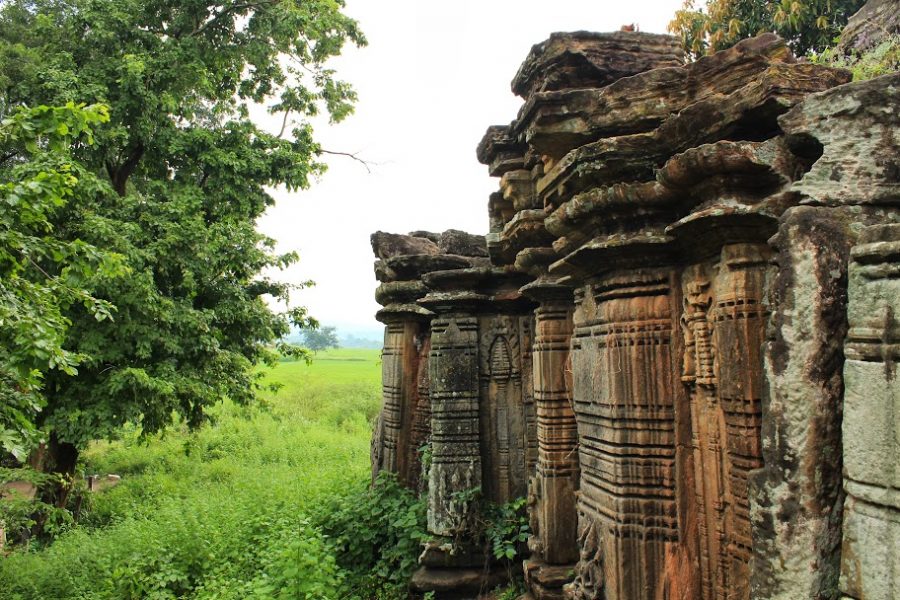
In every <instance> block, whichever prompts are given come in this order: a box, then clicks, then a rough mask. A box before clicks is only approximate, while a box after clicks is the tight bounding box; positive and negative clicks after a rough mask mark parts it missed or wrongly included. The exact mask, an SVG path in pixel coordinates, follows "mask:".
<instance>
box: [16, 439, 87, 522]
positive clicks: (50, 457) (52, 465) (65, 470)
mask: <svg viewBox="0 0 900 600" xmlns="http://www.w3.org/2000/svg"><path fill="white" fill-rule="evenodd" d="M28 462H29V463H30V464H31V466H32V467H33V468H34V469H36V470H38V471H41V472H43V473H49V474H53V475H58V477H57V478H55V480H54V481H53V483H51V484H49V485H47V486H46V487H44V488H43V489H42V490H41V491H40V500H41V502H44V503H46V504H49V505H50V506H54V507H56V508H65V507H66V505H67V504H68V502H69V495H70V493H71V492H72V489H73V488H74V477H75V466H76V465H77V464H78V447H77V446H75V445H74V444H71V443H69V442H65V441H62V440H60V439H59V436H57V435H56V433H55V432H53V433H51V434H50V440H49V441H48V442H47V443H46V444H41V445H40V447H38V449H37V450H35V451H34V453H32V455H31V457H29V460H28ZM46 521H47V516H46V513H44V512H41V513H39V514H38V515H37V516H36V518H35V525H34V528H33V533H34V535H35V536H36V537H40V536H42V535H43V533H44V527H45V525H46Z"/></svg>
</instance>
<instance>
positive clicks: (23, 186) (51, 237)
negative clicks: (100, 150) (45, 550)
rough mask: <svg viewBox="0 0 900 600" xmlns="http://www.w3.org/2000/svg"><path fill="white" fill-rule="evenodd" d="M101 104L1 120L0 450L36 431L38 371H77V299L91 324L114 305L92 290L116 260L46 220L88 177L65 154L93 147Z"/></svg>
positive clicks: (19, 451)
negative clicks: (72, 331) (73, 316)
mask: <svg viewBox="0 0 900 600" xmlns="http://www.w3.org/2000/svg"><path fill="white" fill-rule="evenodd" d="M108 120H109V113H108V111H107V109H106V107H105V106H103V105H94V106H84V105H83V104H79V105H76V104H74V103H72V102H68V103H66V104H65V105H64V106H56V107H49V106H38V107H36V108H24V107H20V108H17V109H15V110H13V111H12V113H11V114H10V115H9V116H8V117H6V118H4V119H3V120H2V121H0V450H5V451H6V452H11V453H13V454H15V455H16V456H18V457H19V458H22V457H24V455H25V453H26V451H27V449H28V447H29V446H30V442H33V440H34V438H35V437H36V433H37V432H36V430H35V426H34V420H35V417H36V415H37V413H38V411H39V410H40V408H41V406H42V404H43V402H42V397H41V396H40V394H39V392H40V389H41V385H42V379H43V377H44V375H45V374H46V373H47V372H48V371H51V370H54V369H55V370H57V371H59V372H61V373H62V374H64V375H67V376H71V375H75V374H76V373H77V371H76V366H77V365H78V364H79V362H80V361H81V360H82V359H83V358H84V357H83V355H81V354H79V353H77V352H73V351H70V350H67V349H66V348H64V342H65V335H66V332H67V329H68V327H69V325H70V324H71V321H70V320H69V318H68V317H67V316H66V313H67V311H68V309H70V308H71V307H72V306H78V307H79V308H80V309H81V310H83V311H84V313H85V315H86V316H87V317H89V318H93V319H94V320H96V321H103V320H105V319H108V318H110V317H111V314H112V311H113V306H112V305H111V304H110V303H109V302H107V301H104V300H99V299H97V298H95V297H94V296H93V295H92V291H93V288H94V287H95V285H96V283H97V282H98V281H101V280H103V279H113V278H115V277H116V276H118V275H122V274H124V272H125V269H124V267H123V266H122V263H121V257H120V256H118V255H116V254H114V253H111V252H105V251H102V250H100V249H98V248H97V247H96V246H94V245H91V244H88V243H85V242H84V241H83V240H81V239H78V238H74V239H72V238H68V236H66V234H65V232H64V230H62V229H61V228H60V227H58V226H55V225H54V220H55V218H56V217H57V216H58V215H59V214H60V213H61V212H62V211H63V209H64V208H65V207H67V205H69V207H71V205H72V203H73V202H77V198H76V197H75V190H76V188H77V186H78V185H80V184H83V183H84V181H86V180H87V181H89V180H91V179H92V178H93V175H92V174H91V173H89V172H87V171H86V170H85V169H84V168H83V166H82V165H80V164H78V163H77V162H75V160H74V159H73V156H72V154H73V151H74V149H75V148H77V147H88V146H90V145H91V144H93V141H94V136H93V128H94V127H95V126H97V125H98V124H101V123H104V122H106V121H108Z"/></svg>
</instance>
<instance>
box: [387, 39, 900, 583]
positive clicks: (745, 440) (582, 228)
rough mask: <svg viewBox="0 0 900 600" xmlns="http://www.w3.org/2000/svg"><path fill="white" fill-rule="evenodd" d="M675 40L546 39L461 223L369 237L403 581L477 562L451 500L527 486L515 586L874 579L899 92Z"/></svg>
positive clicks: (884, 440)
mask: <svg viewBox="0 0 900 600" xmlns="http://www.w3.org/2000/svg"><path fill="white" fill-rule="evenodd" d="M675 47H676V42H675V40H674V39H673V38H670V37H667V36H655V35H647V34H640V33H634V32H627V31H622V32H617V33H614V34H588V33H584V32H577V33H573V34H553V35H552V36H551V37H550V39H548V40H547V41H545V42H543V43H542V44H538V45H536V46H535V47H534V48H533V49H532V51H531V53H530V54H529V56H528V57H527V58H526V60H525V62H524V63H523V65H522V67H521V69H520V70H519V73H518V74H517V75H516V78H515V80H514V81H513V90H514V91H515V93H517V94H519V95H520V96H522V97H523V99H524V105H523V107H522V109H521V110H520V111H519V114H518V117H517V119H516V120H515V121H513V122H512V123H510V124H509V125H505V126H494V127H491V128H489V129H488V131H487V133H486V134H485V136H484V138H483V139H482V141H481V143H480V144H479V146H478V149H477V157H478V159H479V161H481V162H482V163H484V164H485V165H487V166H488V170H489V172H490V173H491V175H493V176H495V177H498V178H499V190H498V191H497V192H495V193H494V194H492V195H491V196H490V198H489V200H488V214H489V226H490V231H489V233H488V234H487V235H486V236H485V237H484V238H482V237H480V236H469V235H468V234H464V233H462V232H455V231H450V232H445V233H444V234H429V233H427V232H415V233H414V234H411V236H407V237H404V236H389V235H387V234H377V236H378V240H377V242H374V241H373V243H374V244H375V249H376V255H377V256H378V257H379V259H380V260H379V261H378V263H376V276H377V277H378V279H379V280H380V281H382V284H381V286H380V287H379V290H378V292H377V294H376V297H377V299H378V301H379V302H380V303H381V304H382V305H384V307H385V308H384V309H383V310H382V311H381V312H380V313H379V318H381V319H382V320H384V321H385V323H387V325H388V328H387V333H386V345H385V382H386V383H385V408H384V411H383V414H382V418H381V421H380V425H379V431H380V433H379V434H377V435H379V436H380V437H377V438H376V443H375V460H376V461H377V465H379V467H378V468H382V469H388V470H392V471H396V472H398V473H401V474H402V477H403V479H404V481H405V482H407V484H408V485H409V484H412V483H414V478H413V474H414V472H415V471H416V469H417V468H419V467H418V466H417V465H418V463H417V462H415V461H416V459H415V458H414V457H413V456H412V455H411V453H410V448H411V447H413V446H416V445H418V444H420V441H421V440H423V439H426V438H428V436H430V440H431V452H432V456H433V462H432V466H431V470H430V473H429V483H428V494H429V496H428V498H429V529H430V531H431V533H432V534H433V535H434V536H435V539H434V541H433V542H432V543H430V544H429V545H427V546H426V549H425V551H424V552H423V555H422V557H421V558H420V562H421V564H422V565H423V568H422V570H420V572H419V573H418V574H417V575H416V578H415V580H414V585H413V588H414V590H415V591H416V592H417V593H424V592H427V591H429V590H431V591H435V592H436V593H437V594H438V597H447V598H449V597H473V596H474V592H471V590H473V589H474V588H475V587H476V584H477V585H478V586H483V585H484V584H485V583H486V582H487V581H489V580H490V581H494V578H495V577H496V576H497V573H498V568H499V567H498V565H496V564H493V565H492V564H491V562H492V561H491V559H490V558H489V557H486V556H484V553H483V552H482V551H481V549H479V548H476V547H474V546H473V543H474V540H471V539H467V538H466V529H465V524H466V523H467V519H470V518H471V517H472V511H473V510H474V507H473V505H471V504H469V502H470V500H471V498H472V497H473V495H472V494H471V491H472V488H473V487H475V486H478V487H479V488H480V493H481V495H482V496H483V497H484V498H485V499H488V500H490V501H493V502H505V501H507V500H510V499H512V498H516V497H521V496H525V495H527V500H528V502H527V506H528V516H529V523H530V526H531V536H530V539H529V541H528V552H529V556H528V558H527V560H525V563H524V573H525V580H526V583H527V586H528V590H529V592H528V596H527V597H528V598H529V600H562V599H563V598H569V599H572V600H601V599H602V600H664V599H665V600H676V599H677V600H750V599H751V598H752V599H754V600H826V599H828V600H830V599H833V598H837V597H839V595H840V594H843V595H844V597H845V598H852V599H854V600H864V599H872V598H874V599H877V600H881V599H887V598H893V597H895V596H897V594H898V593H900V580H898V578H900V563H898V558H897V557H898V556H900V554H898V552H900V549H898V548H896V545H897V543H898V542H897V539H898V535H900V530H898V523H900V502H898V496H897V494H898V492H897V490H898V488H900V480H898V479H897V473H896V472H895V471H896V470H897V469H896V464H897V462H898V458H900V436H898V431H900V424H898V421H897V418H896V416H897V414H900V406H898V403H900V388H898V386H897V384H896V381H897V375H896V367H895V363H896V362H897V361H898V359H900V354H898V348H900V329H898V326H897V318H895V314H897V312H898V311H900V305H898V301H897V300H898V298H900V286H898V284H897V282H898V281H900V276H898V273H900V270H898V269H900V267H898V265H900V249H898V248H900V233H898V232H900V230H898V229H897V228H898V227H900V225H898V223H900V206H898V205H900V163H898V158H897V157H898V155H900V152H898V150H900V149H898V141H897V139H896V131H897V126H898V123H900V114H898V106H900V102H898V97H897V96H898V89H900V79H898V76H897V75H890V76H885V77H881V78H878V79H875V80H872V81H868V82H862V83H847V82H848V80H849V74H848V73H847V72H845V71H842V70H838V69H831V68H827V67H823V66H819V65H814V64H809V63H805V62H798V61H796V60H795V59H794V58H793V57H792V56H791V54H790V52H789V51H788V49H787V47H786V45H785V43H784V42H783V41H782V40H780V39H778V38H777V37H775V36H774V35H762V36H759V37H757V38H754V39H751V40H746V41H743V42H741V43H739V44H737V45H736V46H735V47H733V48H731V49H729V50H726V51H724V52H720V53H718V54H716V55H713V56H710V57H706V58H703V59H700V60H698V61H696V62H694V63H690V64H687V65H685V64H683V63H682V60H681V57H680V55H679V53H678V52H677V51H676V50H675ZM373 240H374V238H373ZM429 336H430V339H429ZM423 348H425V350H423ZM428 348H430V350H429V349H428ZM423 352H427V353H428V355H429V358H428V361H427V362H428V365H429V370H428V376H427V380H428V381H427V383H425V382H423V381H422V379H421V378H422V374H423V371H422V366H421V365H422V363H423V362H424V359H423ZM424 415H430V421H429V423H430V427H426V426H424V425H423V418H425V417H424ZM406 438H409V441H406ZM476 571H478V572H480V575H479V574H477V573H476ZM454 573H456V575H454ZM454 577H456V579H455V580H454ZM454 581H456V583H455V584H454ZM482 589H483V588H482ZM465 590H469V591H465ZM453 594H456V596H453ZM467 594H468V595H467Z"/></svg>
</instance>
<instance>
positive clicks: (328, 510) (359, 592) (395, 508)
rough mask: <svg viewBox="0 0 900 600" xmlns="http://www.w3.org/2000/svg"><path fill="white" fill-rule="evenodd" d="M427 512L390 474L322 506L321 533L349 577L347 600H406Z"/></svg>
mask: <svg viewBox="0 0 900 600" xmlns="http://www.w3.org/2000/svg"><path fill="white" fill-rule="evenodd" d="M425 509H426V506H425V501H424V499H420V498H417V497H416V496H415V494H413V493H412V492H411V491H409V490H407V489H405V488H403V487H401V486H400V484H399V483H397V480H396V478H395V477H394V476H393V475H391V474H389V473H381V474H380V475H379V476H378V479H377V480H376V481H375V484H374V485H373V486H371V487H366V486H359V487H357V488H355V489H354V490H352V491H351V492H350V493H348V494H346V495H343V496H340V497H337V498H335V499H333V500H332V501H331V502H329V503H327V504H325V505H323V506H322V508H321V510H320V511H318V519H319V522H320V524H321V527H322V531H323V532H324V533H325V535H326V536H328V537H329V538H330V541H331V544H332V547H333V548H334V551H335V553H336V555H337V560H338V564H340V566H341V567H342V568H343V569H345V570H346V571H347V572H348V574H349V576H348V578H347V580H346V581H345V582H344V593H343V594H342V597H343V598H355V599H359V600H368V599H371V598H384V599H388V598H391V599H393V598H397V599H401V598H406V597H407V593H406V586H407V584H408V582H409V578H410V577H411V576H412V573H413V571H414V570H415V568H416V564H417V559H418V556H419V554H420V552H421V546H422V543H423V542H425V541H426V540H427V539H428V535H427V533H426V527H425Z"/></svg>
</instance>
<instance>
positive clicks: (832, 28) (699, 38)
mask: <svg viewBox="0 0 900 600" xmlns="http://www.w3.org/2000/svg"><path fill="white" fill-rule="evenodd" d="M863 4H865V0H709V1H708V2H707V3H706V9H705V10H704V9H703V8H697V3H696V0H685V2H684V7H683V8H682V10H679V11H677V12H676V13H675V18H674V19H673V20H672V21H671V22H670V23H669V31H671V32H672V33H674V34H676V35H679V36H680V37H681V43H682V46H683V47H684V49H685V51H686V52H687V53H688V54H690V55H691V56H693V57H695V58H696V57H699V56H702V55H704V54H712V53H714V52H717V51H719V50H724V49H725V48H730V47H731V46H733V45H735V44H736V43H737V42H739V41H740V40H742V39H744V38H749V37H753V36H755V35H758V34H760V33H763V32H766V31H773V32H775V33H777V34H778V35H780V36H781V37H783V38H784V39H785V40H786V41H787V43H788V45H789V46H790V47H791V50H793V51H794V54H796V55H797V56H802V55H805V54H807V53H808V52H811V51H816V52H821V51H822V50H824V49H825V48H826V47H828V46H830V45H832V44H833V42H834V40H835V38H836V37H837V36H838V35H839V34H840V32H841V29H843V27H844V26H845V25H846V24H847V20H848V19H849V18H850V16H851V15H852V14H853V13H855V12H856V11H857V10H859V9H860V7H862V5H863Z"/></svg>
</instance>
